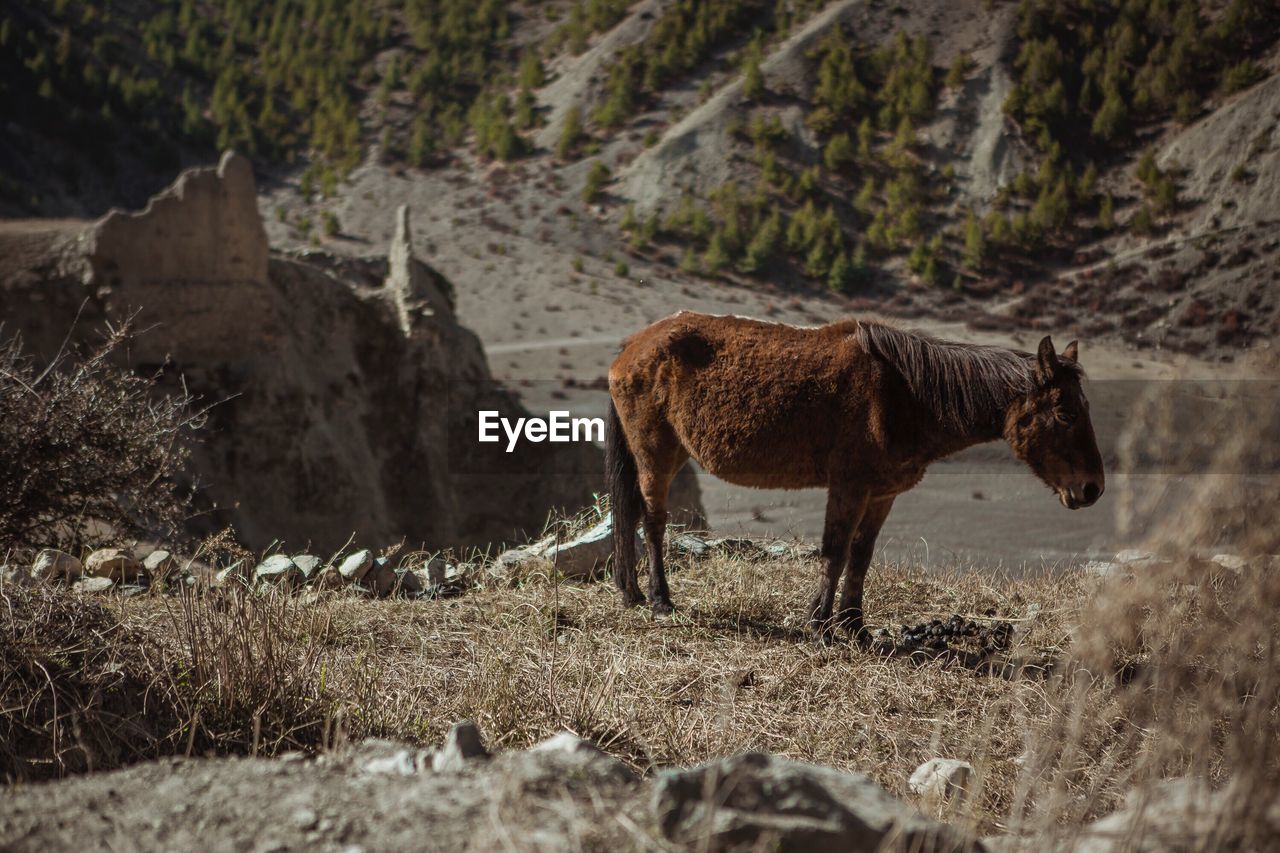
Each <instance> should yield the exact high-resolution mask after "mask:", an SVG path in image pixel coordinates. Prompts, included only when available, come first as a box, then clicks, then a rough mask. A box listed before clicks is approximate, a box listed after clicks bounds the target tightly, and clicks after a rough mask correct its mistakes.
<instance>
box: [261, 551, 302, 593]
mask: <svg viewBox="0 0 1280 853" xmlns="http://www.w3.org/2000/svg"><path fill="white" fill-rule="evenodd" d="M253 576H254V577H255V578H256V579H257V580H258V582H259V583H265V584H273V585H278V586H284V587H295V586H299V585H301V584H302V582H303V580H305V576H304V575H303V574H302V569H299V568H298V567H297V566H296V565H294V562H293V560H291V559H289V558H288V557H286V556H285V555H284V554H272V555H271V556H270V557H267V559H265V560H263V561H262V562H261V563H259V564H258V566H257V568H255V569H254V570H253Z"/></svg>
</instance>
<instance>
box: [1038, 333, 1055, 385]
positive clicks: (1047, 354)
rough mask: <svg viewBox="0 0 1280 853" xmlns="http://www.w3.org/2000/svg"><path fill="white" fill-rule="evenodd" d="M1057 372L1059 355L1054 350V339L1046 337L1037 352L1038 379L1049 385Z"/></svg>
mask: <svg viewBox="0 0 1280 853" xmlns="http://www.w3.org/2000/svg"><path fill="white" fill-rule="evenodd" d="M1057 370H1058V354H1057V352H1055V351H1054V349H1053V339H1052V338H1050V337H1049V336H1048V335H1045V336H1044V339H1043V340H1041V341H1040V347H1039V349H1037V350H1036V378H1037V379H1039V380H1040V381H1041V382H1043V383H1048V382H1049V381H1051V380H1052V379H1053V375H1054V373H1055V372H1057Z"/></svg>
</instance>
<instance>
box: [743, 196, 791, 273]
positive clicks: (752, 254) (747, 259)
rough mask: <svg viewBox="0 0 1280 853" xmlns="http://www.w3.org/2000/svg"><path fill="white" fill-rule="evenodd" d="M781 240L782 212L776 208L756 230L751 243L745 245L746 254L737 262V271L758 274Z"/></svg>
mask: <svg viewBox="0 0 1280 853" xmlns="http://www.w3.org/2000/svg"><path fill="white" fill-rule="evenodd" d="M781 239H782V211H780V210H779V209H778V208H777V207H776V206H775V207H774V208H773V210H772V211H771V212H770V214H769V216H768V217H766V218H765V220H764V221H763V222H762V223H761V224H760V227H759V228H757V229H756V233H755V236H753V237H752V238H751V242H750V243H748V244H747V250H746V253H745V254H744V255H743V256H742V260H741V261H739V262H738V271H739V272H743V273H748V274H750V273H754V272H758V271H759V270H760V268H761V267H762V266H763V265H764V264H765V262H766V261H768V260H769V257H770V256H771V255H772V254H773V251H774V249H775V248H776V247H777V245H778V243H779V241H780V240H781Z"/></svg>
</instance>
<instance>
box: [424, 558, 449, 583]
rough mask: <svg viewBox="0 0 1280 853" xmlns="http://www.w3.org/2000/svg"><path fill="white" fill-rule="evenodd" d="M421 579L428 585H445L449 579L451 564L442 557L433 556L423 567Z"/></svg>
mask: <svg viewBox="0 0 1280 853" xmlns="http://www.w3.org/2000/svg"><path fill="white" fill-rule="evenodd" d="M419 579H420V580H421V581H422V582H423V584H424V585H425V586H427V587H433V586H437V587H438V586H444V585H445V583H446V582H447V581H448V579H449V564H448V563H446V562H445V561H444V560H443V559H441V558H440V557H432V558H431V559H430V560H427V564H426V565H425V566H423V567H422V569H421V572H420V574H419Z"/></svg>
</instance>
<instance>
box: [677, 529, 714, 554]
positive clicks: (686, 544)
mask: <svg viewBox="0 0 1280 853" xmlns="http://www.w3.org/2000/svg"><path fill="white" fill-rule="evenodd" d="M671 547H672V548H674V549H675V551H676V553H677V554H683V555H684V556H686V557H692V558H694V559H701V558H702V557H705V556H707V555H708V554H710V553H711V546H710V545H708V544H707V540H705V539H703V538H702V537H701V536H695V535H693V534H692V533H681V534H680V535H678V536H675V537H673V538H672V539H671Z"/></svg>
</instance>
